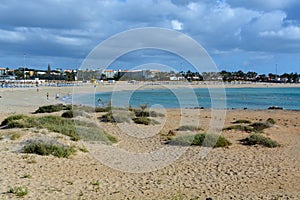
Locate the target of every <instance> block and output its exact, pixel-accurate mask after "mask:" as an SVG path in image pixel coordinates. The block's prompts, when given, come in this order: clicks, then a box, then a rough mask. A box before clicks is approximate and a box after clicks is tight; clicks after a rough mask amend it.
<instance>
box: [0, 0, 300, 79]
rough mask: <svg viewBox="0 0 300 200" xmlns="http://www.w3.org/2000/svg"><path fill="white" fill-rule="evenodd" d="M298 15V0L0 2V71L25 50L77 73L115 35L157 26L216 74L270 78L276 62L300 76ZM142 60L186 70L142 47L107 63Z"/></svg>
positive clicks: (35, 62)
mask: <svg viewBox="0 0 300 200" xmlns="http://www.w3.org/2000/svg"><path fill="white" fill-rule="evenodd" d="M299 10H300V1H299V0H264V1H261V0H223V1H222V0H219V1H215V0H199V1H196V0H193V1H192V0H85V1H83V0H26V1H23V0H1V1H0V66H1V67H12V68H17V67H20V66H23V63H24V53H26V57H25V65H26V66H30V67H32V68H42V69H43V68H44V69H46V68H47V65H48V63H49V64H51V66H52V67H53V68H55V67H61V68H78V67H80V66H81V64H82V62H83V61H84V59H85V58H86V57H87V56H88V55H89V53H90V51H92V50H93V49H94V48H95V47H96V46H97V45H99V44H100V43H101V42H103V41H105V40H106V39H108V38H109V37H111V36H113V35H114V34H118V33H120V32H123V31H127V30H129V29H133V28H144V27H160V28H167V29H172V30H176V31H178V32H180V33H183V34H186V35H187V36H189V37H191V38H192V39H194V40H195V41H197V42H198V43H199V44H200V45H202V46H203V48H205V49H206V51H207V52H208V54H209V55H210V56H211V57H212V59H213V60H214V62H215V63H216V65H217V66H218V68H219V69H220V70H223V69H225V70H228V71H235V70H240V69H241V70H244V71H249V70H251V71H257V72H259V73H270V72H272V73H275V72H276V71H275V70H276V67H275V66H276V64H277V65H278V73H284V72H298V73H300V12H299ZM145 37H151V35H147V36H145ZM127 42H128V41H127ZM129 42H132V43H134V42H135V41H134V40H133V41H129ZM120 45H122V44H120ZM112 51H113V50H112ZM139 59H140V60H141V59H143V60H144V63H137V62H136V60H139ZM145 62H146V63H147V62H149V63H161V64H162V65H172V67H178V68H177V69H178V70H182V69H183V68H185V67H186V68H188V66H186V63H184V62H182V61H179V60H176V59H174V58H173V57H172V56H170V55H169V54H166V53H162V52H158V51H149V50H146V51H144V52H143V51H140V52H135V53H129V54H128V55H127V56H122V58H119V60H117V61H115V62H114V63H115V65H118V66H122V67H123V68H131V67H134V66H136V65H143V64H145ZM99 65H101V63H99Z"/></svg>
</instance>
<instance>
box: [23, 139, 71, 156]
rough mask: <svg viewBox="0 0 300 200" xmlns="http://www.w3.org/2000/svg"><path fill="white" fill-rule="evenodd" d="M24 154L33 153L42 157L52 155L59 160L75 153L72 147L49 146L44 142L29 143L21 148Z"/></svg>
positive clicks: (49, 144)
mask: <svg viewBox="0 0 300 200" xmlns="http://www.w3.org/2000/svg"><path fill="white" fill-rule="evenodd" d="M23 152H24V153H34V154H38V155H42V156H47V155H53V156H56V157H59V158H68V157H69V156H70V155H72V154H74V153H75V152H76V149H75V147H74V146H66V145H62V144H51V143H47V142H44V141H30V142H29V144H27V145H25V146H24V147H23Z"/></svg>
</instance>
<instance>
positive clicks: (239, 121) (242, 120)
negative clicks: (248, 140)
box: [232, 119, 251, 124]
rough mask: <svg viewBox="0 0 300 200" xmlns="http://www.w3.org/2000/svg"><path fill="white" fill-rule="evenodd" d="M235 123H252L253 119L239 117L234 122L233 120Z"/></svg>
mask: <svg viewBox="0 0 300 200" xmlns="http://www.w3.org/2000/svg"><path fill="white" fill-rule="evenodd" d="M232 123H233V124H250V123H251V121H250V120H247V119H238V120H236V121H234V122H232Z"/></svg>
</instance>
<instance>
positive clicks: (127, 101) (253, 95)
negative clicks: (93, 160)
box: [73, 88, 300, 110]
mask: <svg viewBox="0 0 300 200" xmlns="http://www.w3.org/2000/svg"><path fill="white" fill-rule="evenodd" d="M99 100H100V101H99ZM73 101H74V103H81V104H89V105H91V102H93V103H95V105H97V104H98V105H101V104H104V105H105V104H107V103H108V102H109V101H112V104H113V106H119V107H128V106H129V105H131V106H132V107H139V105H141V104H147V105H148V107H151V106H153V107H158V108H159V107H164V108H194V107H204V108H211V107H214V108H228V109H232V108H236V109H244V108H248V109H267V108H268V107H270V106H279V107H283V108H284V109H287V110H300V88H226V89H207V88H196V89H187V88H184V89H182V88H181V89H172V90H170V89H141V90H135V91H118V92H113V93H112V92H105V93H97V94H95V95H94V94H89V95H78V96H76V95H74V96H73Z"/></svg>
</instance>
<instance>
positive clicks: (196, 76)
mask: <svg viewBox="0 0 300 200" xmlns="http://www.w3.org/2000/svg"><path fill="white" fill-rule="evenodd" d="M53 81H64V82H74V81H82V82H98V81H101V82H103V81H110V82H112V81H187V82H194V81H225V82H232V81H248V82H249V81H250V82H276V83H299V82H300V75H299V74H297V73H284V74H281V75H279V74H273V73H269V74H267V75H266V74H258V73H256V72H252V71H249V72H243V71H241V70H239V71H235V72H228V71H225V70H223V71H221V72H202V73H199V72H192V71H190V70H188V71H186V72H184V71H181V72H174V71H170V72H164V71H160V70H150V69H144V70H142V69H141V70H113V69H101V70H100V69H99V70H97V69H85V70H82V69H78V70H63V69H61V68H55V69H51V66H50V65H48V67H47V69H45V70H37V69H30V68H26V67H25V68H22V67H20V68H18V69H9V68H8V67H3V68H1V67H0V82H2V84H3V83H5V82H53Z"/></svg>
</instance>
